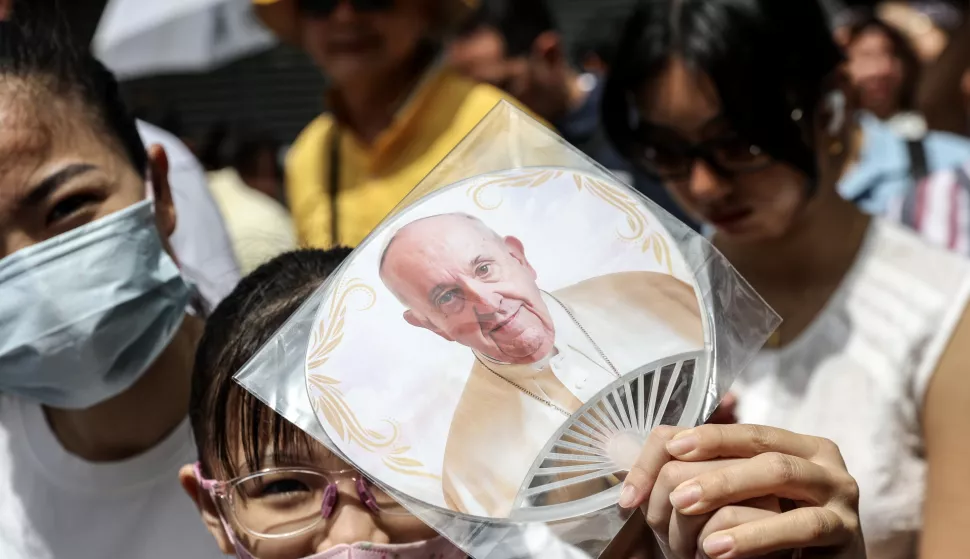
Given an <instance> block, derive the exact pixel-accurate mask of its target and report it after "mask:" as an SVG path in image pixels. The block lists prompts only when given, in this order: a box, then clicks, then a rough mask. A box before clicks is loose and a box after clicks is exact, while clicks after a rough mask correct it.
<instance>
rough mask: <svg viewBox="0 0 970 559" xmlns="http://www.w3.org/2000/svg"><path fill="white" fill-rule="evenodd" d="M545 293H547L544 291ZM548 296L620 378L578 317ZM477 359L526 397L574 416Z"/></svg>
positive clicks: (558, 301) (561, 303)
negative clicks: (564, 312)
mask: <svg viewBox="0 0 970 559" xmlns="http://www.w3.org/2000/svg"><path fill="white" fill-rule="evenodd" d="M543 293H545V292H544V291H543ZM546 295H548V296H549V297H551V298H552V300H553V301H555V302H556V303H558V304H559V306H560V307H562V309H563V310H564V311H566V314H567V315H569V319H570V320H572V321H573V324H575V325H576V327H577V328H579V331H580V332H582V333H583V335H584V336H586V339H587V340H589V343H590V344H592V345H593V347H594V348H595V349H596V352H597V353H599V356H600V357H601V358H602V359H603V361H605V362H606V364H607V365H609V366H610V372H612V373H613V375H614V376H616V378H620V372H619V371H617V370H616V367H615V366H613V362H612V361H610V358H609V357H607V356H606V353H605V352H604V351H603V350H602V348H600V346H599V344H597V343H596V341H594V340H593V337H592V336H590V335H589V332H587V331H586V329H585V328H583V325H582V324H580V323H579V321H578V320H576V317H575V316H574V315H573V311H571V310H569V307H567V306H566V305H565V304H563V302H562V301H560V300H559V299H558V298H556V296H555V295H553V294H551V293H546ZM475 359H478V362H479V363H481V364H482V366H483V367H485V368H486V369H488V370H489V372H491V373H492V374H493V375H495V376H497V377H498V378H500V379H502V380H504V381H505V382H507V383H509V384H511V385H512V386H514V387H515V388H516V390H518V391H519V392H522V393H523V394H526V395H528V396H530V397H532V399H534V400H536V401H538V402H542V403H543V404H545V405H546V406H548V407H550V408H552V409H554V410H556V411H558V412H559V413H561V414H563V415H565V416H566V417H569V416H571V415H572V414H571V413H569V412H568V411H566V410H564V409H562V408H561V407H559V406H557V405H556V404H553V403H552V400H548V399H546V398H542V397H540V396H539V395H537V394H535V393H533V392H530V391H529V390H526V389H525V388H523V387H522V386H519V385H518V384H516V383H515V382H512V381H511V380H509V379H507V378H505V377H503V376H502V375H500V374H498V373H497V372H495V369H493V368H491V367H489V366H488V364H487V363H485V361H483V360H482V359H481V358H480V357H478V355H477V354H476V355H475Z"/></svg>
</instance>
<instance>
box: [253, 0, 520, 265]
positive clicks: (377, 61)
mask: <svg viewBox="0 0 970 559" xmlns="http://www.w3.org/2000/svg"><path fill="white" fill-rule="evenodd" d="M477 1H478V0H254V2H255V4H256V5H257V13H258V14H259V15H260V16H261V17H262V19H263V21H264V22H265V23H266V24H267V26H268V27H269V28H270V29H272V30H273V31H274V32H275V33H276V34H277V35H278V36H279V37H280V38H282V39H284V40H286V41H288V42H290V43H292V44H295V45H298V46H300V47H302V48H303V49H304V50H305V51H306V52H307V54H309V55H310V57H311V58H312V59H313V61H314V62H315V63H316V64H317V65H318V66H319V67H320V68H321V69H322V70H323V72H324V73H325V74H326V75H327V77H328V78H329V81H330V91H329V92H328V97H327V106H328V109H329V110H330V113H329V114H325V115H321V116H320V117H318V118H317V119H316V120H314V121H313V122H311V123H310V124H309V125H308V126H307V127H306V128H305V129H304V130H303V132H302V133H301V134H300V137H299V138H297V140H296V142H295V143H294V144H293V147H292V148H291V150H290V153H289V155H288V156H287V162H286V180H287V184H286V190H287V199H288V201H289V205H290V207H291V208H292V209H293V217H294V221H295V222H296V227H297V231H298V234H299V237H300V241H301V244H303V245H305V246H313V247H328V246H332V245H335V244H347V245H356V244H357V243H359V242H360V241H361V240H363V238H364V237H365V236H367V234H368V233H370V231H371V229H373V228H374V227H375V226H376V225H377V224H378V223H379V222H380V221H381V219H383V218H384V216H385V215H387V213H388V212H390V211H391V210H392V209H393V208H394V206H396V205H397V204H398V202H400V201H401V200H402V199H403V198H404V196H405V195H406V194H407V193H408V192H410V191H411V190H412V189H413V188H414V187H415V186H417V185H418V183H419V182H420V181H421V179H423V178H424V177H425V175H427V174H428V173H429V172H430V171H431V169H433V168H434V167H435V165H437V164H438V163H439V162H440V161H441V160H442V159H443V158H444V156H445V155H447V154H448V152H450V151H451V150H452V148H454V147H455V146H456V145H457V144H458V142H460V141H461V140H462V138H464V137H465V136H466V135H467V134H468V133H469V132H470V131H471V130H472V128H473V127H474V126H475V125H476V124H478V122H479V121H480V120H481V119H482V117H484V116H485V114H487V113H488V111H490V110H491V109H492V108H493V107H494V106H495V105H496V104H497V103H498V102H499V101H500V100H502V99H503V98H504V94H502V93H501V92H499V91H498V90H497V89H495V88H493V87H491V86H488V85H482V84H475V83H473V82H471V81H468V80H465V79H464V78H461V77H459V76H458V75H457V74H455V73H453V72H451V71H450V70H446V69H444V68H443V67H442V66H441V65H440V64H438V63H437V58H438V56H439V50H440V47H441V44H442V42H443V41H444V40H445V38H446V36H447V35H448V34H449V33H450V32H451V31H452V30H453V29H454V28H455V27H456V26H457V25H458V23H459V22H460V21H461V20H462V19H463V18H464V16H465V15H467V13H468V12H469V11H470V9H471V8H473V7H474V5H475V4H477Z"/></svg>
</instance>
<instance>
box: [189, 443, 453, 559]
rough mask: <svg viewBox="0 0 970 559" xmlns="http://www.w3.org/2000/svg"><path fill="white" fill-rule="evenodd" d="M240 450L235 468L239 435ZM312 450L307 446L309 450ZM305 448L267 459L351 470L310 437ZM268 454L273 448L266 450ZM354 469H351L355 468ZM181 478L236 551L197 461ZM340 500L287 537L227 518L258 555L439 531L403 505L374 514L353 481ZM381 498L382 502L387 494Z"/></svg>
mask: <svg viewBox="0 0 970 559" xmlns="http://www.w3.org/2000/svg"><path fill="white" fill-rule="evenodd" d="M233 448H234V449H235V455H236V467H237V468H238V469H237V470H236V471H242V472H245V471H246V469H245V467H244V464H245V457H244V454H243V450H242V445H241V444H240V442H239V441H236V443H235V444H234V445H233ZM307 450H309V452H307ZM307 450H303V449H301V451H300V453H298V454H296V455H293V456H292V457H291V458H288V459H286V460H282V461H281V462H280V463H279V464H274V463H272V461H269V463H267V464H266V465H265V467H267V468H269V467H274V466H278V467H283V468H288V467H310V468H314V469H320V470H325V471H338V470H350V466H349V465H348V464H346V463H345V462H343V461H341V460H340V459H338V458H337V457H335V456H334V455H333V453H331V452H330V451H328V450H327V449H326V448H325V447H323V446H322V445H320V444H319V443H316V442H310V444H309V449H307ZM267 454H270V455H271V453H270V452H269V451H268V452H267ZM351 471H353V470H351ZM179 482H180V483H181V485H182V488H183V489H184V490H185V492H186V493H187V494H188V496H189V497H190V498H191V499H192V500H193V501H194V502H195V504H196V506H197V507H198V509H199V512H200V514H201V516H202V522H203V523H204V524H205V526H206V528H207V529H208V530H209V532H210V533H211V534H212V537H213V538H215V540H216V544H217V545H218V546H219V549H220V550H221V551H222V552H223V553H225V554H228V555H233V554H234V549H233V546H232V544H231V543H230V540H229V536H228V534H227V533H226V529H225V526H224V525H223V523H222V521H221V520H220V519H219V509H218V508H217V506H216V504H215V503H214V502H213V500H212V498H211V496H210V495H209V493H208V492H206V491H202V490H201V489H200V485H199V480H198V479H197V478H196V476H195V472H194V469H193V466H192V465H191V464H188V465H186V466H183V467H182V469H181V470H180V471H179ZM337 488H338V491H339V493H338V497H337V503H336V506H335V508H334V509H333V512H332V513H331V516H330V521H329V522H326V523H321V524H320V525H319V526H318V528H316V529H314V530H311V531H310V532H308V533H306V534H301V535H299V536H294V537H292V538H285V539H283V540H281V541H272V540H267V539H259V538H256V537H254V536H252V535H249V534H247V533H246V532H245V531H244V530H243V529H242V528H240V527H239V525H238V523H237V522H236V521H235V520H234V519H233V518H232V515H231V514H225V512H224V515H225V516H226V517H227V518H229V519H230V520H229V524H230V526H231V527H232V530H233V533H234V534H235V535H236V537H237V538H238V540H237V541H240V542H241V543H242V544H243V545H244V546H245V547H246V549H247V550H249V551H250V552H251V553H254V554H256V555H257V556H258V557H260V559H298V558H300V557H305V556H308V555H313V554H315V553H320V552H322V551H326V550H328V549H330V548H332V547H334V546H337V545H341V544H348V545H350V544H354V543H357V542H372V543H380V544H385V543H392V544H403V543H412V542H417V541H423V540H427V539H430V538H433V537H435V536H437V533H436V532H435V531H434V530H433V529H431V528H429V527H428V526H426V525H425V524H424V523H422V522H421V521H420V520H418V519H417V518H415V517H413V516H410V515H407V514H405V513H404V511H403V508H398V509H396V510H397V512H398V515H396V516H391V515H384V516H383V517H379V516H376V515H374V514H372V513H371V512H370V510H369V509H367V508H366V507H365V506H364V505H363V504H362V503H361V502H360V499H359V497H358V496H357V492H356V490H355V488H354V484H353V482H351V481H343V482H338V484H337ZM381 502H384V501H383V499H382V500H381Z"/></svg>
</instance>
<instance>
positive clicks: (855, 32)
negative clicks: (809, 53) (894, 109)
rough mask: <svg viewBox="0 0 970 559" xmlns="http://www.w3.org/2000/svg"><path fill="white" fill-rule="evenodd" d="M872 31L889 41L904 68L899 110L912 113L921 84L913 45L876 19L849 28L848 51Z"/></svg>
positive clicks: (896, 31)
mask: <svg viewBox="0 0 970 559" xmlns="http://www.w3.org/2000/svg"><path fill="white" fill-rule="evenodd" d="M872 31H875V32H877V33H881V34H882V35H883V36H885V37H886V38H887V39H889V43H890V44H891V45H892V49H893V52H892V54H893V56H895V57H896V58H898V59H899V61H900V63H901V64H902V66H903V83H902V87H901V89H900V91H899V100H898V103H899V107H898V108H899V110H901V111H910V110H912V109H913V108H914V107H915V106H916V86H917V85H918V83H919V75H920V62H919V57H918V56H917V55H916V51H915V49H913V45H911V44H910V42H909V40H907V39H906V37H905V36H904V35H903V34H902V33H901V32H899V31H898V30H897V29H896V28H895V27H893V26H891V25H889V24H888V23H886V22H884V21H882V20H880V19H877V18H875V17H870V18H868V19H865V20H862V21H858V22H856V23H854V24H853V25H852V26H851V27H849V34H848V40H847V42H846V45H845V46H846V49H847V50H848V49H851V48H852V45H854V44H855V43H856V41H858V40H859V39H860V38H862V36H863V35H865V34H866V33H869V32H872Z"/></svg>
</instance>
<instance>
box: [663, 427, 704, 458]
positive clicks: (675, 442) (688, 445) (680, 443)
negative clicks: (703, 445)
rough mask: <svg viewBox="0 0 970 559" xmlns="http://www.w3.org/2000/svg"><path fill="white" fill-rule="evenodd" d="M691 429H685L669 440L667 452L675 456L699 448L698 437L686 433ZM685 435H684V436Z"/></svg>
mask: <svg viewBox="0 0 970 559" xmlns="http://www.w3.org/2000/svg"><path fill="white" fill-rule="evenodd" d="M689 432H690V431H684V432H683V433H680V434H679V435H677V436H676V437H674V438H672V439H670V440H669V441H667V452H669V453H670V454H672V455H673V456H683V455H685V454H687V453H689V452H693V451H695V450H697V443H698V440H697V437H695V436H693V435H686V433H689ZM682 435H683V436H682Z"/></svg>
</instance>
